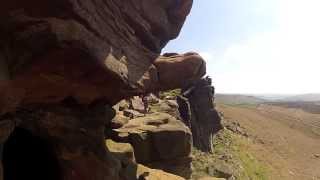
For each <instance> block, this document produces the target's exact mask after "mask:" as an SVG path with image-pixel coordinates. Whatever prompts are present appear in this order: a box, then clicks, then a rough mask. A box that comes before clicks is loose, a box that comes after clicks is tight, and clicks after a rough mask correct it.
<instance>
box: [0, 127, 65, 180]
mask: <svg viewBox="0 0 320 180" xmlns="http://www.w3.org/2000/svg"><path fill="white" fill-rule="evenodd" d="M2 160H3V161H2V163H3V175H4V180H26V179H32V180H60V179H61V178H60V168H59V163H58V160H57V158H56V156H55V153H54V152H53V149H52V147H51V146H50V145H49V144H48V143H47V142H46V141H45V140H43V139H42V138H40V137H38V136H35V135H33V134H32V133H31V132H29V131H28V130H25V129H22V128H16V129H15V130H14V132H13V133H12V134H11V135H10V137H9V139H8V140H7V142H6V143H5V144H4V147H3V159H2Z"/></svg>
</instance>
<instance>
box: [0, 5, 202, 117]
mask: <svg viewBox="0 0 320 180" xmlns="http://www.w3.org/2000/svg"><path fill="white" fill-rule="evenodd" d="M191 5H192V0H165V1H163V0H139V1H138V0H128V1H114V0H110V1H106V0H92V1H86V0H56V1H49V0H42V1H40V0H30V1H28V2H20V1H18V0H10V1H9V0H5V1H4V2H2V5H1V7H0V39H1V41H0V70H1V73H0V93H1V94H2V96H1V97H0V106H1V110H0V112H2V113H5V112H9V111H14V110H15V109H16V107H18V106H23V105H28V104H34V103H57V102H60V101H62V100H63V99H65V98H66V97H73V98H74V99H76V100H77V101H78V102H79V103H81V104H90V103H92V102H95V101H104V102H106V103H109V104H114V103H116V102H117V101H119V100H120V99H122V98H125V97H129V96H132V95H134V94H141V93H145V92H148V91H154V90H158V89H168V88H173V87H178V86H181V84H182V82H185V81H188V80H192V79H194V78H198V77H199V76H202V75H203V74H204V72H205V68H204V67H205V66H204V61H203V60H202V58H201V57H200V56H198V55H197V54H193V53H191V54H185V55H182V56H175V57H173V58H170V59H169V58H163V57H160V58H158V56H159V53H160V51H161V49H162V48H163V47H164V46H165V45H166V44H167V42H168V41H169V40H171V39H173V38H175V37H177V35H178V34H179V32H180V29H181V27H182V25H183V23H184V20H185V18H186V16H187V15H188V13H189V11H190V8H191ZM173 69H178V70H179V71H177V72H176V73H174V72H172V70H173ZM173 75H175V76H173ZM172 77H173V78H174V81H172V82H171V81H169V80H171V79H170V78H172ZM182 80H183V81H182Z"/></svg>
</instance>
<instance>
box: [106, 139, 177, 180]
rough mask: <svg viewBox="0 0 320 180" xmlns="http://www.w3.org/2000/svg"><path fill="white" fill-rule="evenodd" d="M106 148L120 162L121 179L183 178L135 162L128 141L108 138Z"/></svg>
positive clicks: (169, 179)
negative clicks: (120, 141) (118, 141)
mask: <svg viewBox="0 0 320 180" xmlns="http://www.w3.org/2000/svg"><path fill="white" fill-rule="evenodd" d="M106 145H107V148H108V149H109V150H110V152H111V154H113V155H114V156H115V157H117V159H119V160H120V162H121V166H122V169H121V173H120V174H121V175H120V176H121V178H122V180H137V179H138V180H163V179H166V180H183V178H181V177H179V176H176V175H173V174H169V173H166V172H164V171H161V170H157V169H151V168H148V167H146V166H143V165H141V164H137V163H136V162H135V159H134V158H135V157H134V150H133V147H132V146H131V145H130V144H128V143H117V142H114V141H112V140H110V139H108V140H107V141H106Z"/></svg>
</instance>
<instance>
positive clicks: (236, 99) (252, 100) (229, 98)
mask: <svg viewBox="0 0 320 180" xmlns="http://www.w3.org/2000/svg"><path fill="white" fill-rule="evenodd" d="M215 102H217V103H221V104H229V105H240V104H260V103H263V102H266V100H264V99H261V98H258V97H255V96H250V95H240V94H216V96H215Z"/></svg>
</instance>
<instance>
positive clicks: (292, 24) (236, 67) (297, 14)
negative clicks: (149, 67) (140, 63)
mask: <svg viewBox="0 0 320 180" xmlns="http://www.w3.org/2000/svg"><path fill="white" fill-rule="evenodd" d="M319 9H320V1H319V0H194V6H193V9H192V11H191V14H190V15H189V17H188V19H187V21H186V23H185V26H184V28H183V29H182V32H181V34H180V36H179V37H178V38H177V39H176V40H173V41H171V42H170V43H169V44H168V45H167V47H166V48H165V49H164V51H163V52H180V53H183V52H187V51H196V52H199V53H200V54H201V55H202V56H203V57H204V58H205V60H206V61H207V65H208V67H207V72H208V75H210V76H211V77H212V78H213V82H214V85H215V87H216V89H217V92H220V93H257V94H260V93H261V94H263V93H277V94H279V93H286V94H287V93H288V94H300V93H316V92H318V93H319V92H320V83H317V80H318V79H317V77H320V44H319V42H320V33H319V32H320V20H319V19H320V10H319ZM318 84H319V85H318Z"/></svg>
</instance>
